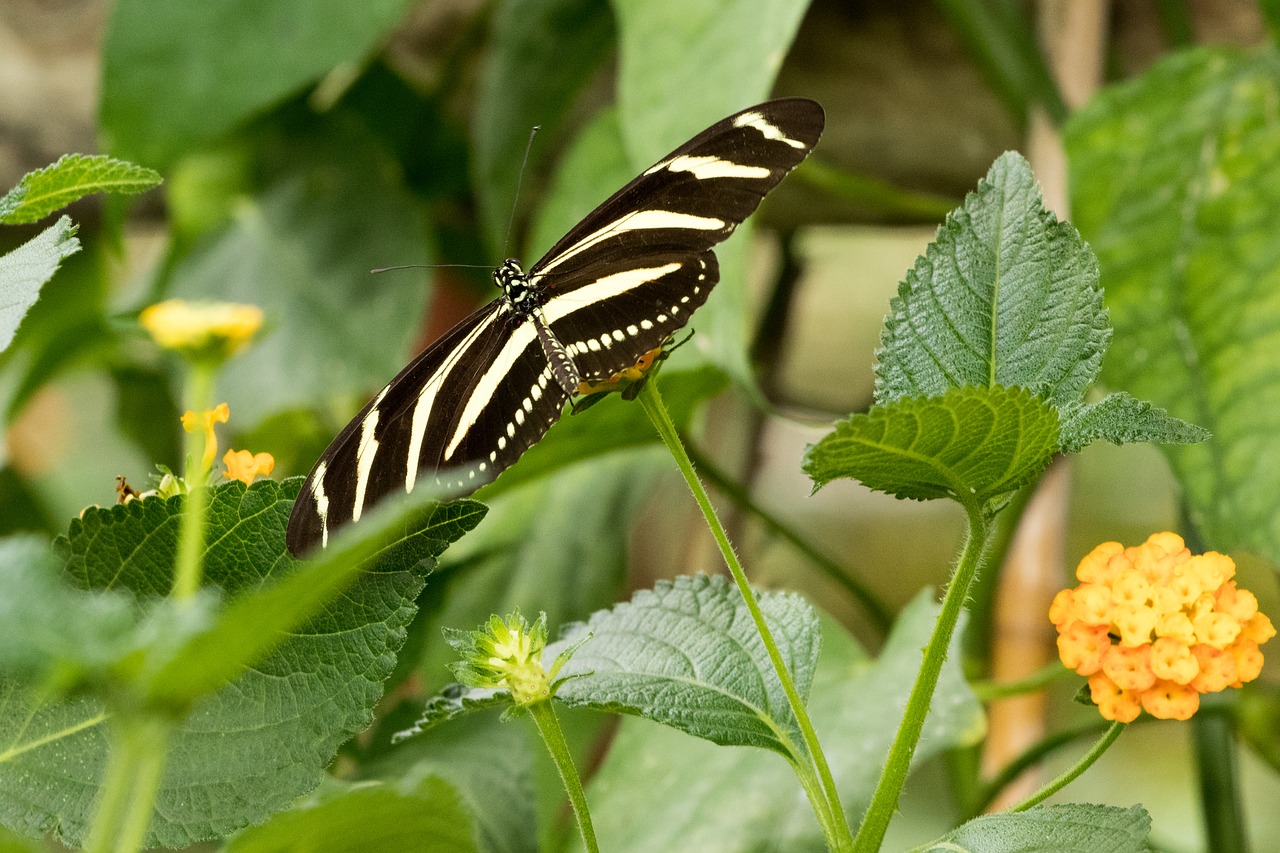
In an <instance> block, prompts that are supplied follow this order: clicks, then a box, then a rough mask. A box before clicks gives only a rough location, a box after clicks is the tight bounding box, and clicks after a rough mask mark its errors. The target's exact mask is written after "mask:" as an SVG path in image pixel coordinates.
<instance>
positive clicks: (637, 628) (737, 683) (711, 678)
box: [546, 575, 820, 761]
mask: <svg viewBox="0 0 1280 853" xmlns="http://www.w3.org/2000/svg"><path fill="white" fill-rule="evenodd" d="M757 597H758V599H759V602H760V608H761V609H762V610H763V611H764V614H765V619H766V620H767V622H768V623H769V628H770V629H771V630H772V631H773V634H774V636H775V637H776V638H777V641H778V645H779V648H780V650H781V652H782V657H783V660H784V662H785V663H786V665H787V669H788V670H789V671H790V672H791V674H792V677H793V678H794V679H795V683H796V689H797V690H798V691H799V692H800V695H801V697H802V698H803V697H807V696H808V695H809V688H810V686H811V685H812V683H813V672H814V666H815V664H816V663H817V660H818V647H819V643H820V636H819V632H818V617H817V614H816V613H815V612H814V610H813V608H812V607H811V606H810V605H809V604H808V603H807V602H806V601H805V600H804V599H803V598H801V597H800V596H799V595H797V594H795V593H788V592H766V593H760V594H758V596H757ZM584 632H585V633H589V634H590V635H591V639H589V640H588V641H587V642H586V643H584V644H583V645H582V647H581V648H579V649H578V650H577V651H576V652H575V653H574V655H573V657H571V658H570V659H569V661H568V663H566V664H565V665H564V668H563V669H561V670H560V675H559V677H560V678H565V679H568V680H567V681H565V682H564V684H563V685H562V686H561V687H560V689H559V691H558V692H557V693H556V697H557V698H558V699H559V700H560V701H562V702H565V703H566V704H569V705H572V706H577V707H587V708H595V709H598V710H602V711H621V712H623V713H628V714H635V715H637V716H642V717H648V718H649V719H651V720H657V721H658V722H660V723H664V724H665V725H668V726H671V727H673V728H677V729H679V730H680V731H682V732H686V733H687V734H691V735H693V736H695V737H700V738H705V739H706V740H709V741H712V742H713V743H718V744H722V745H728V746H758V747H762V748H764V749H771V750H773V751H774V752H777V753H779V754H781V755H783V756H784V757H786V758H787V759H788V760H791V761H802V760H806V759H804V757H803V756H804V755H805V748H804V745H803V743H804V741H803V737H802V735H801V733H800V729H799V725H798V723H797V722H796V720H795V716H794V715H793V714H792V713H791V707H790V705H789V704H788V702H787V697H786V693H785V692H783V689H782V684H781V682H779V681H778V677H777V674H776V673H775V672H774V670H773V664H772V663H770V661H769V655H768V653H767V652H766V651H765V648H764V644H763V642H762V641H761V640H760V634H759V633H758V631H757V630H756V626H755V623H754V622H753V621H752V620H751V617H750V614H749V613H748V611H747V606H746V604H745V603H744V602H743V601H742V596H741V594H740V593H739V592H738V590H737V588H736V587H735V586H733V585H732V584H731V583H730V582H729V580H728V579H727V578H724V577H709V576H707V575H694V576H688V575H686V576H682V577H677V578H675V579H674V580H672V581H659V582H658V583H657V585H656V586H654V588H653V589H652V590H651V591H647V590H646V591H641V592H638V593H636V595H635V596H634V597H633V598H632V599H631V601H629V602H624V603H622V604H619V605H617V606H615V607H614V608H612V609H610V610H606V611H602V612H599V613H596V614H594V615H592V617H591V619H590V620H588V622H587V623H586V625H584V626H579V627H578V629H577V630H575V631H572V632H569V633H567V634H566V635H565V637H564V639H563V640H561V641H560V642H557V643H554V644H552V645H551V646H548V648H547V652H546V658H547V661H548V662H550V661H553V660H554V659H555V657H556V655H558V654H559V653H560V652H561V651H562V650H563V649H564V648H565V647H567V646H568V645H571V644H572V643H574V642H577V641H578V640H579V639H581V637H582V636H583V633H584Z"/></svg>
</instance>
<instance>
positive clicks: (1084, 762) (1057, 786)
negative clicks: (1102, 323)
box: [1009, 722, 1127, 812]
mask: <svg viewBox="0 0 1280 853" xmlns="http://www.w3.org/2000/svg"><path fill="white" fill-rule="evenodd" d="M1126 725H1127V724H1126V723H1119V722H1113V723H1112V724H1111V726H1110V727H1109V728H1108V729H1107V731H1106V733H1105V734H1103V735H1102V737H1101V738H1099V739H1098V742H1097V743H1095V744H1094V745H1093V746H1092V747H1091V748H1090V749H1089V751H1088V752H1086V753H1085V754H1084V755H1082V756H1081V757H1080V760H1079V761H1077V762H1076V763H1075V764H1073V765H1072V766H1071V767H1070V768H1068V769H1067V771H1066V772H1064V773H1063V774H1062V775H1060V776H1059V777H1058V778H1057V779H1054V780H1053V781H1052V782H1050V783H1049V784H1047V785H1045V786H1044V787H1043V788H1041V789H1040V790H1039V791H1036V792H1035V793H1034V794H1032V795H1031V796H1030V797H1027V798H1026V799H1025V800H1023V801H1022V802H1020V803H1018V804H1017V805H1016V806H1014V807H1013V808H1011V809H1009V811H1011V812H1024V811H1026V810H1027V809H1029V808H1031V807H1032V806H1034V805H1038V804H1040V803H1042V802H1044V801H1045V800H1047V799H1048V798H1049V797H1051V796H1053V795H1054V794H1056V793H1057V792H1058V791H1060V790H1062V789H1063V788H1065V787H1066V786H1067V785H1069V784H1070V783H1071V782H1072V781H1074V780H1075V778H1076V777H1077V776H1079V775H1080V774H1081V773H1083V772H1084V771H1086V770H1088V769H1089V768H1090V767H1092V766H1093V763H1094V762H1095V761H1097V760H1098V759H1099V758H1101V757H1102V753H1104V752H1106V751H1107V749H1108V748H1109V747H1110V746H1111V744H1113V743H1115V742H1116V738H1118V737H1120V733H1121V732H1122V731H1124V727H1125V726H1126Z"/></svg>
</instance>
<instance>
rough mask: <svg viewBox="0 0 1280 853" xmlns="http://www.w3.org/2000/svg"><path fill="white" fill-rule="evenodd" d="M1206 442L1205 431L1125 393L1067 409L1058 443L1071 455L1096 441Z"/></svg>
mask: <svg viewBox="0 0 1280 853" xmlns="http://www.w3.org/2000/svg"><path fill="white" fill-rule="evenodd" d="M1208 438H1210V434H1209V431H1208V430H1207V429H1204V428H1203V427H1198V426H1196V425H1195V424H1189V423H1187V422H1186V421H1184V420H1180V419H1178V418H1175V417H1173V416H1172V415H1170V414H1169V413H1168V412H1166V411H1165V410H1164V409H1161V408H1157V407H1156V406H1153V405H1151V404H1150V403H1147V402H1145V401H1143V400H1139V399H1137V398H1135V397H1133V396H1132V395H1130V394H1128V393H1126V392H1124V391H1120V392H1118V393H1115V394H1108V395H1107V396H1106V397H1104V398H1102V399H1101V400H1099V401H1098V402H1096V403H1089V404H1087V405H1083V406H1071V407H1067V409H1066V411H1064V412H1063V419H1062V438H1061V442H1062V450H1063V451H1064V452H1066V453H1074V452H1075V451H1077V450H1079V449H1080V448H1082V447H1085V446H1086V445H1089V444H1092V443H1093V442H1095V441H1097V440H1098V439H1106V440H1107V441H1109V442H1111V443H1112V444H1134V443H1136V442H1140V441H1154V442H1158V443H1160V444H1195V443H1196V442H1199V441H1205V440H1207V439H1208Z"/></svg>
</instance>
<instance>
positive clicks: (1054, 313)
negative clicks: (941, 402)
mask: <svg viewBox="0 0 1280 853" xmlns="http://www.w3.org/2000/svg"><path fill="white" fill-rule="evenodd" d="M890 305H891V307H890V314H889V317H888V318H886V320H885V331H884V334H883V337H882V343H883V347H882V348H881V349H880V350H879V351H878V352H877V353H876V356H877V359H878V363H877V365H876V386H875V396H876V402H878V403H887V402H890V401H893V400H900V399H903V398H906V397H934V396H938V395H940V394H943V393H944V392H946V391H947V390H948V389H951V388H957V387H963V386H968V385H973V386H978V387H987V386H993V385H1003V386H1006V387H1014V386H1021V387H1025V388H1030V389H1031V390H1032V391H1034V392H1035V393H1037V394H1038V395H1040V396H1042V397H1044V398H1045V399H1046V400H1048V401H1049V402H1051V403H1053V404H1054V405H1057V406H1062V405H1066V404H1068V403H1073V402H1076V401H1077V400H1079V399H1080V397H1081V395H1082V394H1083V393H1084V390H1085V389H1086V388H1087V387H1088V386H1089V384H1090V383H1091V382H1092V381H1093V379H1094V377H1095V376H1096V375H1097V372H1098V365H1099V364H1100V362H1101V361H1102V353H1103V351H1104V350H1105V349H1106V346H1107V339H1108V337H1109V336H1110V330H1109V328H1108V326H1107V313H1106V310H1105V309H1104V308H1103V307H1102V291H1101V290H1100V288H1099V287H1098V268H1097V262H1096V260H1095V259H1094V257H1093V253H1092V252H1090V251H1089V248H1088V246H1086V245H1085V244H1084V241H1083V240H1081V238H1080V235H1079V234H1078V233H1077V232H1076V230H1075V228H1073V227H1072V226H1071V225H1070V224H1069V223H1066V222H1059V221H1058V220H1057V218H1056V217H1055V216H1054V215H1053V214H1052V213H1050V212H1049V211H1046V210H1045V209H1044V203H1043V201H1042V199H1041V196H1040V189H1039V187H1037V186H1036V183H1035V179H1034V178H1033V177H1032V175H1031V168H1030V167H1029V166H1028V165H1027V161H1026V160H1024V159H1023V158H1022V157H1021V156H1020V155H1018V154H1015V153H1012V152H1008V153H1005V154H1003V155H1001V156H1000V158H999V159H998V160H996V162H995V164H994V165H992V167H991V171H989V172H988V173H987V176H986V178H984V179H983V180H982V181H981V182H980V183H979V184H978V189H977V190H976V191H975V192H972V193H970V194H969V195H968V196H966V198H965V201H964V205H963V207H961V208H960V209H958V210H956V211H954V212H953V213H952V214H951V215H949V216H948V217H947V221H946V223H945V224H944V225H943V226H942V227H941V228H940V229H938V236H937V237H936V238H935V240H934V242H933V243H931V244H930V245H929V247H928V249H926V250H925V253H924V255H922V256H921V257H920V258H919V259H917V261H916V264H915V266H914V267H913V268H912V269H911V270H910V271H909V272H908V273H907V277H906V279H905V280H904V281H903V282H902V284H900V285H899V286H898V295H897V296H896V297H894V299H893V301H892V302H891V303H890Z"/></svg>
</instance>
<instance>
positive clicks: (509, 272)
mask: <svg viewBox="0 0 1280 853" xmlns="http://www.w3.org/2000/svg"><path fill="white" fill-rule="evenodd" d="M493 283H494V284H496V285H497V286H498V287H500V288H501V289H502V293H503V294H504V295H505V296H506V297H507V302H509V303H510V304H511V307H512V308H514V309H515V311H516V313H518V314H529V313H531V312H532V311H533V309H534V308H535V307H536V306H537V303H536V301H535V299H534V295H533V290H532V288H530V287H529V277H528V276H527V275H525V273H524V268H523V267H521V266H520V262H519V261H517V260H516V259H515V258H507V259H506V260H505V261H503V262H502V265H501V266H499V267H498V268H497V269H495V270H494V271H493Z"/></svg>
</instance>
